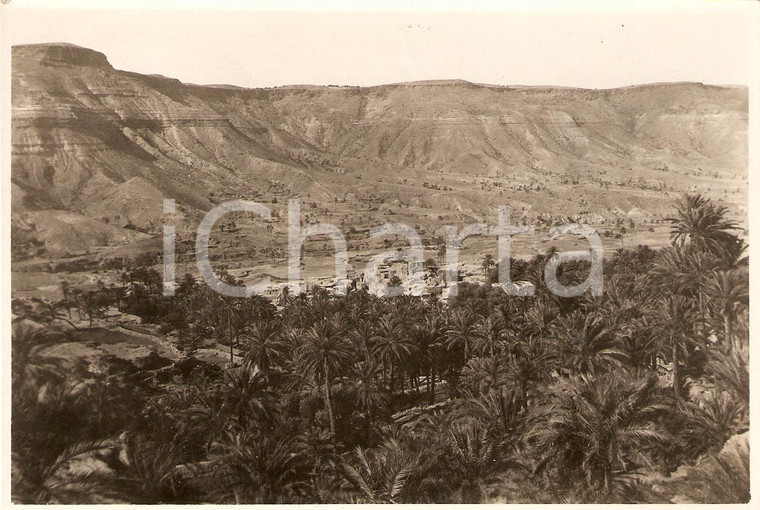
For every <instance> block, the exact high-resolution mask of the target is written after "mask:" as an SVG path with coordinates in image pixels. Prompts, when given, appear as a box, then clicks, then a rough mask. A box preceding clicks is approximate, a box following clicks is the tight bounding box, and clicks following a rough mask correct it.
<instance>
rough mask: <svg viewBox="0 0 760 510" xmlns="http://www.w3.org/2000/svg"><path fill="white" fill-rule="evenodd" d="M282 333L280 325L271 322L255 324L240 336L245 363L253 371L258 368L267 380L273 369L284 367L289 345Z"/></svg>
mask: <svg viewBox="0 0 760 510" xmlns="http://www.w3.org/2000/svg"><path fill="white" fill-rule="evenodd" d="M282 333H283V332H282V327H281V325H280V323H279V322H277V321H274V320H270V321H261V322H255V323H253V324H252V325H251V326H249V327H248V328H247V330H245V331H244V332H243V334H242V335H241V336H240V339H241V340H242V341H243V342H244V347H243V351H244V353H245V354H244V355H243V363H244V364H245V365H247V366H248V367H249V368H251V369H252V368H253V367H257V368H258V369H259V370H261V373H262V374H263V375H264V378H265V379H267V380H268V379H269V376H270V374H271V371H272V369H273V368H277V367H280V366H282V364H283V363H284V361H285V356H286V354H287V352H288V347H289V343H288V341H287V340H286V339H285V338H284V337H283V334H282Z"/></svg>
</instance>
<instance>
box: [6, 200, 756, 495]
mask: <svg viewBox="0 0 760 510" xmlns="http://www.w3.org/2000/svg"><path fill="white" fill-rule="evenodd" d="M727 214H728V211H727V210H726V209H725V208H724V207H722V206H719V205H718V204H716V203H714V202H711V201H710V200H708V199H705V198H703V197H701V196H694V195H687V196H685V197H683V198H682V199H681V200H679V201H678V202H677V204H676V209H675V214H674V217H673V218H672V219H671V222H672V236H671V239H672V242H671V246H670V247H668V248H665V249H662V250H652V249H649V248H648V247H646V246H639V247H638V248H635V249H627V250H623V249H621V250H618V251H616V252H615V253H614V254H612V255H611V256H608V257H607V258H606V260H605V262H604V277H605V282H604V293H603V295H602V296H600V297H592V296H590V295H588V294H586V295H584V296H581V297H577V298H561V297H557V296H555V295H554V294H552V293H551V292H549V291H548V290H547V289H546V287H545V286H544V284H543V277H542V274H543V267H544V265H545V262H546V260H547V257H549V256H551V253H547V254H544V255H538V256H535V257H534V258H533V259H532V260H529V261H521V260H512V262H511V266H512V277H513V279H514V280H527V281H531V282H532V283H533V284H534V285H535V286H536V293H535V296H533V297H513V296H508V295H507V294H505V293H504V292H502V291H501V290H499V289H494V288H492V287H491V286H490V285H488V286H479V285H468V284H460V292H459V295H458V296H457V297H456V298H454V299H453V300H452V301H450V302H449V303H448V304H446V305H443V304H440V303H438V302H437V301H436V300H434V299H430V298H414V297H409V296H399V297H396V298H392V299H380V298H376V297H374V296H371V295H369V294H367V293H366V292H363V291H351V292H349V293H348V294H347V295H346V296H340V297H337V296H333V295H330V294H329V293H327V292H326V291H325V290H323V289H320V288H315V289H312V290H310V291H309V292H308V293H304V294H301V295H297V296H296V295H289V294H287V293H283V294H282V295H281V296H280V297H279V299H278V300H277V302H276V303H271V302H269V301H268V300H266V299H264V298H261V297H255V296H254V297H252V298H249V299H233V298H224V297H221V296H220V295H217V294H215V293H214V292H213V291H211V290H210V289H208V288H207V287H205V286H203V285H200V284H198V283H196V282H195V281H194V280H193V279H192V278H191V277H189V276H188V277H186V278H185V279H184V280H182V282H181V284H180V285H179V287H178V289H177V293H176V296H173V297H164V296H162V295H161V294H160V279H159V275H158V273H157V272H156V271H155V270H154V269H151V268H150V267H133V268H132V269H131V270H130V271H129V272H127V273H125V274H124V277H123V286H121V287H118V286H111V287H105V286H103V287H102V288H101V289H100V290H98V291H93V292H90V293H88V294H86V295H84V294H81V293H77V292H75V291H74V290H73V289H64V290H65V291H66V292H65V297H64V300H62V301H61V302H58V303H49V302H47V303H45V302H42V301H38V302H37V303H28V302H21V301H20V300H17V301H14V313H15V319H14V322H15V325H14V336H13V343H12V345H13V358H12V361H13V364H12V365H13V366H12V373H13V402H12V413H13V414H12V455H13V457H12V459H13V476H12V485H13V498H14V499H15V500H16V501H19V502H32V503H46V502H64V503H69V502H94V501H105V502H109V501H111V502H137V503H159V502H160V503H175V502H176V503H179V502H217V503H277V502H290V503H307V502H308V503H328V502H368V503H387V502H389V503H412V502H419V503H428V502H486V501H499V500H500V501H507V502H657V501H667V500H671V499H672V498H674V497H677V496H679V495H681V496H686V497H691V498H693V499H694V500H696V501H700V502H742V501H746V500H747V499H748V497H749V473H748V457H747V449H746V444H745V445H744V447H743V448H739V449H738V450H737V452H738V453H735V454H734V455H729V456H726V455H723V454H722V452H721V450H722V448H723V447H724V444H725V443H726V441H727V440H729V438H732V437H734V436H737V435H739V434H743V433H744V432H746V431H747V430H748V428H749V421H748V401H749V375H748V340H749V338H748V261H747V258H746V257H744V252H745V249H746V245H745V244H744V242H743V241H742V240H740V239H739V237H737V235H736V234H735V232H736V225H735V224H733V223H732V222H731V221H729V220H728V219H727ZM484 268H485V269H486V270H487V271H490V273H491V274H490V278H491V279H492V280H495V278H496V274H498V273H497V271H498V267H496V265H495V264H493V263H491V262H485V261H484ZM587 273H588V267H587V265H584V264H583V263H578V262H574V263H566V264H563V265H562V266H561V267H560V271H559V277H560V280H561V281H562V282H563V283H564V284H566V285H570V284H574V283H578V282H580V281H582V280H583V279H585V277H586V274H587ZM107 307H117V308H118V309H119V310H120V311H122V312H125V313H131V314H135V315H138V316H140V317H141V318H142V320H143V321H145V322H151V323H156V324H160V325H161V326H162V328H163V330H164V331H165V332H167V333H168V332H175V333H176V337H177V338H178V339H179V340H178V345H177V347H178V348H180V349H181V350H182V351H183V352H184V354H185V355H184V357H183V358H182V359H181V360H180V361H177V362H175V363H171V364H168V365H166V364H162V365H161V366H159V367H157V366H150V364H147V365H144V366H135V365H133V364H130V363H126V362H124V363H115V362H114V363H111V364H107V365H105V366H99V367H95V366H92V364H89V365H88V364H85V363H84V362H75V361H72V359H70V358H65V357H61V356H60V355H57V354H55V353H56V352H57V351H56V350H55V346H57V345H59V344H62V343H66V342H75V341H76V340H77V337H78V335H80V334H81V332H82V327H81V326H80V328H76V327H71V325H70V321H69V320H68V318H69V317H70V316H71V313H72V309H75V310H78V313H80V314H82V313H84V314H85V317H89V318H90V321H91V320H92V318H93V317H96V318H97V316H98V314H99V312H100V311H102V310H103V309H105V308H107ZM208 339H215V340H216V341H217V342H218V343H221V344H223V345H226V346H228V347H229V349H230V352H231V353H232V354H231V355H232V356H233V360H234V361H235V363H233V364H232V365H231V366H230V367H225V368H220V367H217V366H215V365H211V364H207V363H202V362H200V361H199V360H197V359H195V358H194V357H193V353H194V351H195V350H196V349H197V348H198V347H199V346H200V345H202V343H203V342H204V341H206V340H208ZM235 353H237V355H235ZM744 438H745V441H746V434H744ZM679 467H680V469H679ZM684 469H685V470H686V472H687V474H686V475H685V476H684V475H683V473H681V475H680V476H675V475H672V476H671V473H674V472H675V471H676V470H678V472H682V471H683V470H684Z"/></svg>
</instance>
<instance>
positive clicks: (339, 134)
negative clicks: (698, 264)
mask: <svg viewBox="0 0 760 510" xmlns="http://www.w3.org/2000/svg"><path fill="white" fill-rule="evenodd" d="M12 92H13V98H12V99H13V101H12V103H13V118H12V128H13V129H12V154H13V160H12V182H13V185H14V187H13V201H14V202H13V204H14V205H13V207H14V214H15V215H16V216H18V215H19V214H25V213H27V212H31V211H36V212H38V213H39V212H40V211H66V212H67V213H70V214H73V215H81V216H82V217H85V218H87V219H88V220H91V221H96V222H100V223H102V224H107V225H109V228H116V229H120V228H123V227H130V228H137V229H138V230H142V231H144V232H155V231H156V229H157V225H158V224H159V222H160V217H161V201H160V200H159V197H171V198H175V199H176V200H177V201H178V204H179V207H180V209H182V210H183V211H185V212H188V211H196V212H199V211H204V210H207V209H208V208H210V207H211V206H212V205H213V203H214V202H216V201H218V200H219V199H220V197H235V198H249V199H257V200H264V201H267V200H272V199H273V198H275V197H274V196H275V195H278V196H279V197H280V198H283V197H286V196H295V195H298V196H302V197H309V198H310V200H313V201H315V202H316V203H318V204H321V205H322V206H323V207H325V208H328V209H329V208H331V207H333V206H332V205H331V204H335V203H336V202H340V203H343V202H342V201H343V200H349V201H355V204H361V203H365V202H367V201H372V200H383V201H384V202H383V203H386V204H391V203H396V204H397V205H398V206H400V207H401V208H404V207H406V208H411V209H409V210H410V211H412V210H413V211H415V214H417V215H422V217H426V216H429V217H431V218H433V217H440V216H442V215H445V213H447V212H456V213H457V215H458V216H457V218H459V219H461V220H464V219H466V218H474V219H478V218H482V217H483V216H484V215H485V214H488V212H487V211H488V210H490V209H492V208H493V207H494V206H495V204H496V203H497V202H498V203H504V202H509V203H510V204H511V205H512V206H513V209H521V210H523V211H526V213H525V214H529V215H531V218H533V219H535V218H537V217H538V216H539V215H541V214H549V215H556V214H561V215H563V216H567V217H571V216H579V215H586V216H587V217H602V218H614V217H615V216H618V215H620V214H621V213H622V214H624V215H625V214H627V213H628V212H629V211H636V214H637V215H643V217H658V216H661V215H662V214H663V212H664V204H665V203H666V202H667V201H664V200H662V198H663V195H662V194H663V193H666V194H667V193H672V194H675V193H678V192H682V191H691V190H699V191H701V192H704V193H707V194H711V195H714V196H715V198H718V199H721V200H724V201H729V202H732V203H734V204H739V206H740V207H743V206H744V205H746V202H745V199H746V166H747V139H746V132H747V91H746V89H744V88H738V87H714V86H707V85H702V84H697V83H681V84H658V85H646V86H637V87H627V88H622V89H614V90H582V89H569V88H556V87H502V86H491V85H479V84H473V83H468V82H463V81H460V80H451V81H433V82H418V83H401V84H392V85H383V86H377V87H368V88H359V87H318V86H293V87H280V88H274V89H242V88H236V87H230V86H197V85H186V84H183V83H181V82H179V81H178V80H174V79H170V78H166V77H162V76H152V75H151V76H146V75H141V74H137V73H132V72H125V71H119V70H115V69H113V68H112V67H111V65H110V64H109V63H108V60H107V58H106V57H105V56H104V55H103V54H101V53H98V52H97V51H93V50H89V49H86V48H80V47H77V46H73V45H67V44H47V45H30V46H18V47H14V49H13V85H12ZM737 190H738V191H737ZM386 199H387V200H386ZM394 201H395V202H394ZM333 208H334V207H333ZM381 209H382V208H381ZM398 210H399V208H398V207H395V208H394V207H385V208H384V209H382V211H385V212H387V213H388V215H390V214H391V213H394V214H398ZM410 214H411V213H410ZM38 216H40V217H46V216H45V215H39V214H38ZM48 216H49V215H48ZM57 217H59V218H60V217H61V215H60V214H58V215H57ZM385 219H392V218H391V217H389V218H385ZM529 219H530V218H529ZM346 221H350V218H349V217H347V218H346ZM77 224H78V225H84V224H86V222H79V223H77ZM19 225H20V224H19ZM41 228H44V225H42V226H41ZM101 230H102V229H101ZM127 237H129V236H127ZM127 237H124V239H126V238H127ZM82 238H83V239H86V238H87V234H86V232H84V233H83V234H82ZM118 238H119V236H118V235H113V236H110V239H112V240H115V239H118ZM99 239H100V240H99V241H98V242H100V241H102V236H101V237H100V238H99ZM94 242H95V241H94V240H93V243H94ZM107 242H111V241H107ZM115 242H120V241H115ZM84 243H85V244H87V241H84ZM53 244H54V243H51V245H50V246H49V248H51V249H53V248H54V246H53ZM63 251H66V250H63Z"/></svg>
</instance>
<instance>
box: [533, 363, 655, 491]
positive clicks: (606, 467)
mask: <svg viewBox="0 0 760 510" xmlns="http://www.w3.org/2000/svg"><path fill="white" fill-rule="evenodd" d="M667 411H668V406H667V405H666V404H665V403H664V402H663V401H662V399H661V398H660V397H658V390H657V378H656V377H649V378H646V379H641V378H638V377H636V376H635V375H630V374H626V373H625V372H624V371H619V370H618V371H615V372H614V373H605V374H603V375H601V376H597V377H593V376H591V375H589V374H582V375H579V376H572V377H570V378H563V379H561V380H560V381H558V382H557V383H556V384H554V385H553V386H552V387H550V388H549V394H548V395H547V402H546V403H545V404H544V405H542V406H539V407H537V408H536V409H534V411H533V412H532V413H531V417H530V423H531V426H532V428H531V430H530V432H529V433H528V435H527V438H526V440H527V442H528V444H531V445H533V448H534V455H536V459H537V461H538V462H537V464H536V468H535V469H534V471H535V472H536V473H547V474H550V476H552V477H555V478H556V480H557V481H558V482H559V483H560V484H562V483H564V482H580V484H581V486H582V487H583V488H584V490H582V491H581V492H580V494H578V495H577V497H578V498H579V499H581V500H585V501H597V502H602V501H605V500H607V498H608V497H609V496H610V495H611V494H612V493H613V491H614V490H615V489H616V486H620V485H621V484H623V483H624V480H625V477H626V474H627V473H629V472H631V471H633V470H635V469H637V468H639V467H642V466H647V465H649V464H650V458H649V452H650V450H649V448H650V447H651V446H652V445H656V444H658V443H662V442H663V441H665V440H666V439H667V438H668V436H667V433H666V432H665V431H664V430H662V429H661V428H660V427H659V426H658V425H657V420H658V418H659V417H660V416H661V415H662V414H663V413H665V412H667ZM573 474H576V475H578V476H577V477H574V476H572V475H573Z"/></svg>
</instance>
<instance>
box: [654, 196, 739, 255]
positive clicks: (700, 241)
mask: <svg viewBox="0 0 760 510" xmlns="http://www.w3.org/2000/svg"><path fill="white" fill-rule="evenodd" d="M727 215H728V209H727V208H726V207H724V206H720V205H717V204H715V203H714V202H713V201H711V200H710V199H709V198H706V197H703V196H702V195H689V194H687V195H684V196H683V197H682V198H681V199H679V200H678V201H677V202H676V215H675V216H674V217H671V218H668V221H670V222H671V224H672V227H671V230H670V236H671V239H672V241H673V244H674V245H675V246H676V247H679V248H684V247H687V246H688V247H693V248H694V249H696V250H699V251H703V252H707V253H710V254H712V255H715V256H720V257H723V256H724V255H725V254H726V251H727V250H728V249H729V248H730V247H733V246H734V245H735V244H736V243H737V241H738V238H737V237H736V235H735V234H734V233H733V232H732V231H733V230H736V228H737V225H736V223H735V222H733V221H730V220H728V219H727V218H726V216H727Z"/></svg>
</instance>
